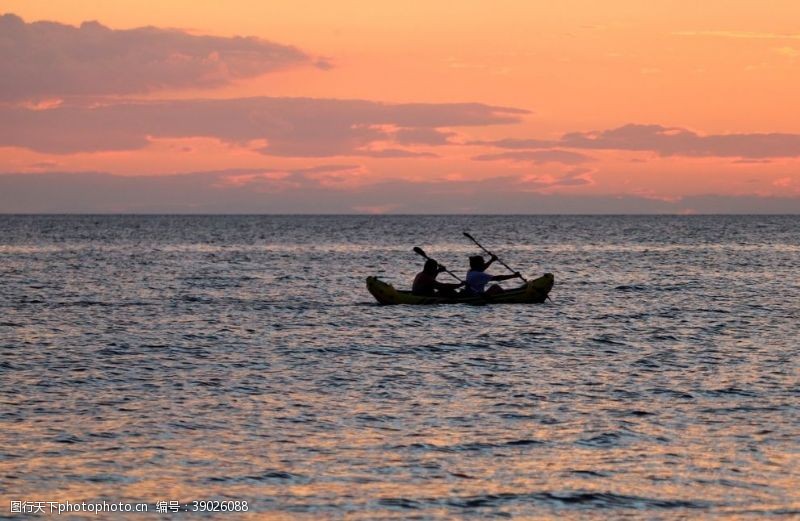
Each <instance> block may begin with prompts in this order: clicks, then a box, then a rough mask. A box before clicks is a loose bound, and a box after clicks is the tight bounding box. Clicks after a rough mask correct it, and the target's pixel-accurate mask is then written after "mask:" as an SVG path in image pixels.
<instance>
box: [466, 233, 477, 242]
mask: <svg viewBox="0 0 800 521" xmlns="http://www.w3.org/2000/svg"><path fill="white" fill-rule="evenodd" d="M464 237H466V238H467V239H469V240H471V241H474V240H475V239H473V238H472V235H470V234H468V233H467V232H464Z"/></svg>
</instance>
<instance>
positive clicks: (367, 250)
mask: <svg viewBox="0 0 800 521" xmlns="http://www.w3.org/2000/svg"><path fill="white" fill-rule="evenodd" d="M463 230H469V231H471V232H472V233H473V234H474V235H475V236H476V237H477V238H479V239H481V240H482V241H483V242H484V243H486V244H487V245H489V246H491V247H492V248H495V249H496V250H497V252H498V253H502V257H503V260H505V261H506V262H507V263H508V264H509V265H511V266H513V267H515V268H518V269H521V270H522V271H523V272H525V273H526V274H528V275H531V276H534V275H538V274H540V273H542V272H545V271H552V272H553V273H555V275H556V287H555V288H554V290H553V293H552V297H553V300H554V302H553V303H548V304H544V305H516V306H514V305H508V306H485V307H469V306H441V307H433V308H421V307H413V306H397V307H381V306H377V305H375V304H374V303H373V302H372V301H371V297H370V296H369V295H368V294H367V293H366V290H365V288H364V277H366V275H371V274H378V275H381V276H382V277H384V278H385V279H387V280H389V281H390V282H393V283H394V284H396V285H398V286H406V285H408V284H409V283H410V280H411V279H412V278H413V275H414V274H415V273H416V271H417V270H418V269H419V268H420V260H421V259H420V258H419V257H416V256H415V255H414V254H413V252H412V251H411V248H412V247H413V246H422V247H423V248H424V249H425V250H426V251H427V252H428V254H430V255H432V256H434V257H436V258H437V259H439V260H441V261H442V262H444V263H446V264H447V265H448V267H450V268H451V269H453V270H454V271H457V272H460V271H463V269H464V268H465V267H466V262H465V260H466V256H468V255H470V254H474V253H479V252H477V251H475V249H474V248H473V246H471V245H470V244H469V243H468V242H467V241H466V240H465V241H463V242H459V238H460V237H461V232H462V231H463ZM798 230H800V219H798V218H796V217H602V218H598V217H381V218H374V217H58V216H54V217H8V216H7V217H0V276H2V283H0V306H2V315H0V354H1V356H2V358H0V400H2V407H0V509H2V510H1V511H2V513H3V514H2V515H9V501H10V500H12V499H20V500H24V499H27V500H41V501H59V500H61V501H65V500H69V501H72V502H76V501H81V500H85V501H98V500H100V501H102V500H103V499H105V500H107V501H116V502H119V501H123V502H141V501H145V502H148V503H150V504H151V505H154V504H155V503H156V502H157V501H161V500H164V501H168V500H179V501H181V502H190V501H191V500H193V499H231V500H247V501H248V503H249V505H250V510H249V512H248V513H247V514H246V515H240V516H239V518H252V519H262V518H264V517H272V518H277V519H280V518H285V519H296V518H301V519H304V518H319V517H330V516H343V515H346V516H348V517H352V518H356V519H375V518H408V517H413V516H418V517H422V518H439V517H440V518H449V517H462V516H473V517H476V518H484V517H489V516H503V515H506V516H539V517H555V516H557V517H563V518H570V519H610V518H620V517H634V518H638V517H642V518H648V519H652V518H662V517H688V518H698V517H708V516H712V515H713V516H716V517H718V518H730V519H734V518H741V517H745V518H762V517H775V518H789V517H793V516H797V515H800V496H799V495H798V489H800V472H799V471H798V469H800V450H799V449H800V446H799V445H798V441H797V440H798V437H797V434H798V432H799V429H800V414H799V412H800V406H798V403H800V402H799V401H798V398H800V378H798V375H799V374H800V371H798V361H797V360H798V348H800V345H799V344H798V340H797V339H798V338H800V327H799V326H798V323H800V306H799V305H798V299H797V295H798V290H799V289H800V280H798V275H797V274H798V272H800V271H799V269H800V256H799V255H798V253H799V252H800V232H798ZM500 269H501V268H496V269H495V271H496V272H497V273H501V271H500ZM173 515H174V514H173ZM116 517H125V516H119V515H118V516H116ZM149 517H157V516H156V515H155V514H150V516H149ZM164 517H165V518H166V517H171V516H170V515H166V516H164ZM210 517H214V516H210ZM219 517H220V518H226V517H227V516H226V515H225V514H219ZM129 518H130V519H141V518H142V515H141V514H130V515H129Z"/></svg>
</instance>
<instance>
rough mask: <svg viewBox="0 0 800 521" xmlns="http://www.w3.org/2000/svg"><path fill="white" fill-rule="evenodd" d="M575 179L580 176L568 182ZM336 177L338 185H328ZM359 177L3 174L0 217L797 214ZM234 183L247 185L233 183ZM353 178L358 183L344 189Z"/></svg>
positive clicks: (512, 182) (767, 207) (755, 199)
mask: <svg viewBox="0 0 800 521" xmlns="http://www.w3.org/2000/svg"><path fill="white" fill-rule="evenodd" d="M580 175H582V174H580V173H579V172H576V173H575V174H574V176H572V177H573V178H574V177H579V176H580ZM247 176H250V178H247ZM336 176H338V177H339V178H340V182H339V184H335V183H334V184H331V178H332V177H336ZM363 176H364V174H363V172H361V170H360V169H359V168H358V167H355V165H346V164H342V165H318V166H315V167H311V168H305V169H297V170H291V171H280V170H264V169H238V170H223V171H215V172H197V173H192V174H176V175H168V176H115V175H109V174H104V173H97V172H95V173H91V172H83V173H80V172H78V173H67V172H61V173H47V174H0V212H3V213H37V212H48V213H212V214H213V213H255V214H259V213H272V214H276V213H353V212H359V211H360V212H368V213H369V212H381V211H382V212H387V211H390V212H392V213H428V214H430V213H494V214H509V213H520V214H548V213H549V214H553V213H555V214H564V213H681V212H685V211H686V210H687V209H691V210H693V211H696V212H699V213H791V214H800V198H791V197H759V196H716V195H707V196H686V197H683V198H682V199H680V200H677V199H671V200H663V199H659V198H655V195H656V194H644V196H642V195H625V194H618V195H614V194H611V195H598V196H576V195H564V194H563V193H552V192H551V191H548V190H547V189H546V187H547V186H548V185H547V183H545V182H539V183H538V184H537V182H525V181H524V180H523V179H522V178H520V177H514V176H501V177H496V178H493V179H484V180H472V181H470V180H464V181H460V182H453V181H436V182H426V183H419V182H411V181H402V180H388V181H379V182H366V181H367V180H366V179H363ZM237 177H238V178H240V180H242V179H243V180H244V181H243V182H239V183H237V182H230V180H233V179H236V178H237ZM356 178H357V179H359V182H358V183H349V184H348V180H352V179H356ZM568 179H569V176H567V180H568ZM556 182H559V181H556ZM779 182H783V181H782V180H779ZM343 183H344V184H343ZM345 185H347V186H345ZM537 188H542V190H538V191H537V190H536V189H537Z"/></svg>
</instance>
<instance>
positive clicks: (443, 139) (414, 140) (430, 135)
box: [392, 127, 456, 146]
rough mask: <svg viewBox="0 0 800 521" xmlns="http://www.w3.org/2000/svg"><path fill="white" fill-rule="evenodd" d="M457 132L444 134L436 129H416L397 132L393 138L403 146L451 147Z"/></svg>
mask: <svg viewBox="0 0 800 521" xmlns="http://www.w3.org/2000/svg"><path fill="white" fill-rule="evenodd" d="M455 135H456V134H455V132H442V131H441V130H436V129H435V128H425V127H422V128H420V127H415V128H403V129H400V130H398V131H396V132H395V133H394V134H393V135H392V137H393V138H394V141H395V142H396V143H399V144H401V145H433V146H436V145H449V144H451V143H450V138H451V137H453V136H455Z"/></svg>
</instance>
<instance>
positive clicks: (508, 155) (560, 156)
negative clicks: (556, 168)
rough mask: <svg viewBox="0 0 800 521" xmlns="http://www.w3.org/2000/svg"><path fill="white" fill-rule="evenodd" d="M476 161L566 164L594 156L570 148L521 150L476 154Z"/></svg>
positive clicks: (581, 161) (584, 161)
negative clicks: (572, 150)
mask: <svg viewBox="0 0 800 521" xmlns="http://www.w3.org/2000/svg"><path fill="white" fill-rule="evenodd" d="M472 159H474V160H475V161H498V160H510V161H523V162H531V163H534V164H543V163H562V164H565V165H577V164H581V163H586V162H587V161H591V160H592V158H591V157H589V156H587V155H584V154H580V153H578V152H570V151H568V150H558V149H553V150H524V151H519V152H503V153H501V154H483V155H479V156H475V157H473V158H472Z"/></svg>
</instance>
